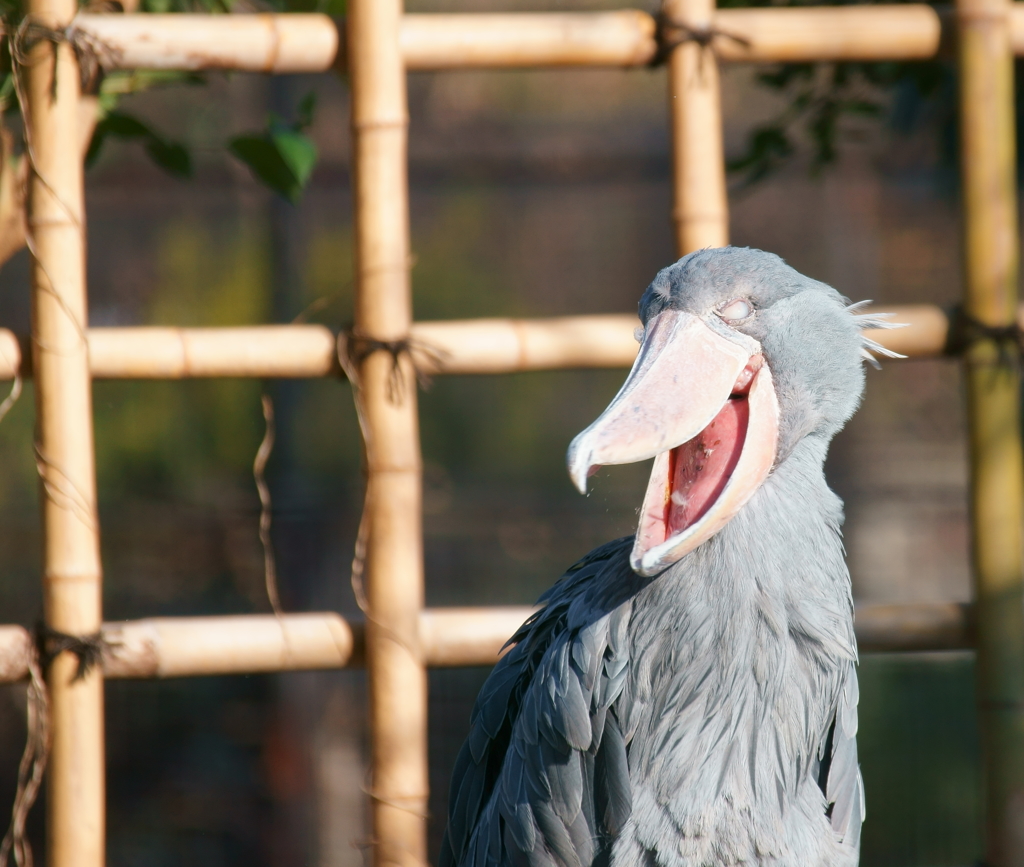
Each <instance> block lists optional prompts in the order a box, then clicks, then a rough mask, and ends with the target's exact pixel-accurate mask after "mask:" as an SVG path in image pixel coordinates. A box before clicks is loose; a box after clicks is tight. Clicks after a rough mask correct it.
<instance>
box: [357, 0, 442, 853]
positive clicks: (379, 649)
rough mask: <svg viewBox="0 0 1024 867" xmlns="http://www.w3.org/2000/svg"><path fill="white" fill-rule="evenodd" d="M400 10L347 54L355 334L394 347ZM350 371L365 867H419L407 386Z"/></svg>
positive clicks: (422, 790)
mask: <svg viewBox="0 0 1024 867" xmlns="http://www.w3.org/2000/svg"><path fill="white" fill-rule="evenodd" d="M401 15H402V3H401V0H352V2H351V4H350V6H349V18H348V48H349V58H350V65H349V71H350V74H351V78H352V127H353V158H354V167H355V174H354V192H355V224H356V232H355V234H356V311H355V319H356V332H357V334H359V335H360V336H361V337H363V338H373V339H376V340H382V341H391V340H400V339H402V338H405V337H407V336H408V334H409V328H410V325H411V324H412V299H411V294H410V287H409V205H408V179H407V167H406V142H407V132H408V116H407V109H406V93H405V68H404V66H403V63H402V57H401V53H400V51H399V44H398V32H399V24H400V21H401ZM399 358H400V362H401V363H400V376H401V380H402V383H401V384H402V386H403V387H402V388H400V389H398V394H392V395H391V396H390V397H389V388H388V381H389V377H391V375H392V364H393V360H392V357H391V356H390V354H389V353H388V352H386V351H383V350H380V351H377V352H373V353H371V354H369V355H368V356H367V357H366V358H365V360H364V361H363V363H362V365H361V370H360V381H361V395H362V400H363V406H364V413H365V424H366V440H367V442H366V446H367V486H368V497H367V512H368V514H367V519H368V520H369V537H368V544H367V585H366V589H367V603H368V605H369V610H368V611H367V618H366V656H367V669H368V671H369V682H370V727H371V732H372V741H373V743H372V750H371V762H372V771H373V782H372V792H371V797H372V798H373V810H372V815H373V820H372V821H373V839H374V844H375V849H374V863H375V864H376V865H378V867H381V865H402V867H423V865H425V864H426V861H427V853H426V809H427V786H428V781H427V738H426V732H427V681H426V670H425V668H424V666H423V663H422V662H421V657H420V652H419V647H418V634H417V627H418V622H419V620H418V618H419V612H420V609H421V608H422V607H423V554H422V547H423V546H422V528H421V517H420V502H421V490H420V452H419V428H418V420H417V414H416V413H417V410H416V384H415V377H414V375H413V371H412V367H411V363H410V360H409V358H408V355H407V354H406V355H401V356H399Z"/></svg>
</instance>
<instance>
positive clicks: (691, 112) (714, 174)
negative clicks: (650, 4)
mask: <svg viewBox="0 0 1024 867" xmlns="http://www.w3.org/2000/svg"><path fill="white" fill-rule="evenodd" d="M662 12H663V14H665V15H666V16H667V17H668V18H669V19H670V20H672V21H674V22H677V23H679V24H681V25H685V26H686V27H687V28H689V30H690V31H691V32H697V33H699V32H702V31H703V32H709V28H711V27H712V21H713V16H714V13H715V2H714V0H667V2H665V4H664V6H663V7H662ZM668 88H669V114H670V117H671V123H672V176H673V201H672V219H673V223H674V224H675V230H676V249H677V250H678V252H679V255H680V256H685V255H686V254H687V253H692V252H693V251H694V250H700V249H702V248H704V247H724V246H725V245H726V244H728V243H729V203H728V199H727V196H726V188H725V156H724V154H725V149H724V146H723V144H722V100H721V93H720V86H719V75H718V61H717V60H716V59H715V56H714V53H713V52H712V50H711V48H710V47H707V48H705V47H703V46H701V45H699V44H698V43H697V42H694V41H690V42H684V43H683V44H682V45H680V46H679V47H678V48H676V49H675V50H674V51H673V52H672V55H671V57H670V58H669V62H668Z"/></svg>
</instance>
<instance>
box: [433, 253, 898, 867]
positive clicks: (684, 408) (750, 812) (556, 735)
mask: <svg viewBox="0 0 1024 867" xmlns="http://www.w3.org/2000/svg"><path fill="white" fill-rule="evenodd" d="M640 315H641V320H642V321H643V323H644V326H645V330H644V337H643V343H642V346H641V349H640V354H639V356H638V358H637V362H636V364H635V365H634V367H633V371H632V372H631V373H630V376H629V378H628V379H627V381H626V384H625V385H624V386H623V388H622V390H621V391H620V392H619V394H618V396H617V397H616V398H615V400H614V401H613V402H612V404H611V405H610V406H609V407H608V409H607V410H606V411H605V413H604V414H603V415H602V416H601V417H600V418H599V419H598V420H597V421H596V422H594V424H593V425H591V426H590V427H589V428H588V429H587V430H586V431H584V432H583V433H582V434H580V435H579V436H578V437H577V438H576V440H575V441H574V442H573V445H572V447H571V448H570V453H569V468H570V473H571V475H572V476H573V478H574V480H575V481H576V483H577V486H578V487H580V488H581V490H582V489H583V488H584V487H585V485H586V478H587V475H588V474H590V473H591V472H593V470H594V469H595V468H596V467H597V466H600V465H603V464H612V463H628V462H632V461H637V460H642V459H646V458H650V457H654V458H655V462H654V467H653V470H652V475H651V481H650V484H649V486H648V490H647V495H646V497H645V500H644V504H643V506H642V508H641V517H640V526H639V529H638V532H637V534H636V536H635V537H629V538H626V539H620V540H618V541H616V542H610V543H608V544H607V545H604V546H602V547H601V548H598V549H597V550H595V551H593V552H591V553H590V554H589V555H588V556H587V557H585V558H584V559H583V560H581V561H580V562H579V563H577V564H576V565H575V566H573V567H572V568H571V569H570V570H569V572H567V573H566V575H564V576H563V577H562V578H561V580H560V581H559V582H558V583H557V584H556V585H555V586H554V587H553V588H552V589H551V590H550V591H548V593H547V594H546V595H545V596H544V598H543V600H542V601H543V602H544V603H545V607H544V608H543V609H542V610H541V611H540V612H539V613H538V614H537V615H535V616H534V617H533V618H531V619H530V620H529V621H528V622H527V623H526V624H524V625H523V627H522V628H521V629H520V630H519V631H518V633H517V634H516V635H515V637H514V639H513V642H514V646H513V647H512V648H511V650H510V651H509V652H508V653H507V654H506V656H505V657H504V658H503V659H502V660H501V661H500V662H499V663H498V665H497V666H496V667H495V669H494V672H493V673H492V674H491V676H490V677H489V679H488V680H487V682H486V684H485V685H484V687H483V689H482V690H481V693H480V696H479V698H478V700H477V704H476V707H475V710H474V712H473V721H472V728H471V731H470V735H469V738H468V740H467V742H466V745H465V746H464V747H463V749H462V752H461V753H460V755H459V759H458V762H457V764H456V767H455V772H454V776H453V781H452V792H451V800H450V809H449V825H448V830H447V832H446V835H445V840H444V843H443V846H442V853H441V865H442V867H454V865H457V867H483V865H515V867H519V865H523V867H540V865H544V867H549V865H550V867H589V865H611V867H656V865H661V867H719V865H741V864H742V865H759V867H760V865H772V867H839V865H843V867H849V865H854V864H856V862H857V858H858V845H859V838H860V825H861V821H862V818H863V815H864V807H863V788H862V783H861V779H860V772H859V769H858V765H857V751H856V741H855V736H856V731H857V675H856V671H855V663H856V657H857V650H856V642H855V639H854V633H853V607H852V603H851V596H850V580H849V575H848V573H847V570H846V566H845V563H844V561H843V548H842V544H841V539H840V532H839V527H840V524H841V521H842V504H841V502H840V501H839V499H838V498H837V497H836V496H835V495H834V494H833V493H832V492H831V491H830V490H829V489H828V487H827V485H826V484H825V478H824V475H823V472H822V464H823V462H824V459H825V455H826V451H827V449H828V445H829V442H830V440H831V439H832V437H833V436H834V435H835V433H836V432H837V431H838V430H839V429H840V428H841V427H842V426H843V424H844V423H845V422H846V421H847V420H848V419H849V417H850V415H851V414H852V413H853V412H854V410H855V409H856V407H857V404H858V402H859V400H860V395H861V391H862V389H863V372H862V358H863V357H864V356H865V355H867V352H866V349H869V348H873V349H878V348H879V347H877V345H875V344H873V343H872V342H871V341H869V340H866V339H865V338H864V337H863V336H862V334H861V329H862V328H866V327H867V328H870V327H884V326H885V323H882V322H880V321H878V320H877V319H870V318H869V317H864V316H860V317H858V316H856V315H855V314H854V313H853V308H851V307H848V306H847V305H846V302H845V301H844V299H843V298H841V296H840V295H839V294H838V293H837V292H835V291H834V290H832V289H830V288H829V287H827V286H824V285H823V284H821V283H817V282H815V281H813V280H810V279H808V278H806V277H803V276H801V275H800V274H798V273H797V272H795V271H794V270H793V269H791V268H789V267H788V266H786V265H785V264H784V263H783V262H782V260H780V259H778V258H777V257H776V256H773V255H770V254H767V253H762V252H760V251H756V250H741V249H736V248H725V249H722V250H706V251H701V252H699V253H694V254H692V255H690V256H688V257H686V258H685V259H682V260H680V261H679V262H678V263H676V264H675V265H673V266H671V267H670V268H667V269H665V270H663V271H662V272H661V273H659V274H658V276H657V278H656V279H655V280H654V282H653V283H652V284H651V286H650V287H649V288H648V289H647V291H646V293H645V294H644V296H643V299H642V301H641V303H640ZM868 357H870V356H868Z"/></svg>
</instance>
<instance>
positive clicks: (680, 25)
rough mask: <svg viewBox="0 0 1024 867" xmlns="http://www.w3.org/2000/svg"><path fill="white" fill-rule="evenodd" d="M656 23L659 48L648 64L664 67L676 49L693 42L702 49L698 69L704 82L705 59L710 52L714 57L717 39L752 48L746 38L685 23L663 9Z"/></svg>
mask: <svg viewBox="0 0 1024 867" xmlns="http://www.w3.org/2000/svg"><path fill="white" fill-rule="evenodd" d="M654 21H655V25H656V27H655V31H654V39H655V42H656V43H657V46H658V47H657V50H656V51H655V52H654V57H652V58H651V59H650V61H649V62H648V64H647V65H648V66H649V67H651V68H654V67H657V66H663V65H664V64H665V63H667V62H668V59H669V57H671V55H672V52H673V51H675V49H677V48H678V47H679V46H680V45H685V44H686V43H688V42H693V43H694V44H696V45H697V46H698V47H699V48H700V61H699V65H698V67H697V69H698V72H699V74H700V76H701V81H702V82H703V80H704V58H705V57H706V56H707V54H708V53H709V52H710V54H711V56H712V57H714V53H715V52H714V41H715V40H716V39H728V40H730V41H732V42H735V43H736V44H737V45H739V46H740V47H741V48H750V40H749V39H747V38H746V37H745V36H740V35H739V34H737V33H730V32H729V31H728V30H722V29H720V28H718V27H715V26H714V25H713V24H712V25H702V26H697V25H693V24H687V23H686V22H685V21H681V20H679V19H678V18H673V17H672V16H671V15H669V14H668V13H667V12H666V11H665V10H664V9H661V10H660V11H659V12H658V14H657V15H655V16H654Z"/></svg>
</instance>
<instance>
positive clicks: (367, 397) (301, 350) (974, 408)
mask: <svg viewBox="0 0 1024 867" xmlns="http://www.w3.org/2000/svg"><path fill="white" fill-rule="evenodd" d="M665 12H666V13H668V14H669V15H670V16H671V17H672V18H674V19H676V20H678V21H682V22H684V23H685V24H686V25H687V26H688V27H690V28H691V29H697V30H700V29H704V30H705V31H706V32H709V33H713V32H716V31H717V32H720V33H727V34H730V38H718V39H714V40H713V41H712V48H713V53H714V57H712V58H708V57H706V56H705V55H706V52H705V50H704V49H703V48H702V47H701V46H700V45H698V44H697V43H696V42H694V41H692V40H690V41H684V42H683V43H682V44H680V45H678V46H677V47H675V48H674V49H673V50H671V51H670V54H669V57H668V86H669V90H670V95H671V96H672V97H674V98H673V99H672V100H671V105H672V110H671V113H672V121H671V129H672V134H673V174H674V184H673V193H674V203H673V213H672V218H673V221H674V224H675V227H676V237H677V244H678V248H679V252H680V254H683V253H686V252H689V251H690V250H693V249H697V248H699V247H703V246H719V245H722V244H725V243H727V242H728V203H727V201H726V192H725V183H724V160H723V153H722V136H721V99H720V95H719V78H718V69H717V66H718V62H747V63H754V62H758V63H760V62H780V61H827V60H832V61H835V60H886V59H891V60H895V59H902V60H908V59H910V60H912V59H923V58H929V57H933V56H935V55H936V54H937V53H938V52H939V51H940V50H941V48H942V46H944V45H946V44H948V43H950V42H951V41H952V40H950V39H949V38H948V37H949V36H950V35H953V34H958V35H959V36H960V39H959V48H958V50H959V52H960V62H961V88H962V94H963V96H962V101H963V110H962V112H961V117H962V135H963V141H964V148H963V150H964V154H965V164H964V189H965V215H966V219H965V223H966V225H965V236H966V239H967V240H966V249H967V262H968V273H967V282H966V285H967V291H966V300H967V308H968V312H969V313H971V314H972V315H973V316H975V317H976V318H977V319H979V320H981V321H983V322H985V323H987V324H990V325H997V326H998V325H1002V326H1005V325H1007V324H1009V323H1011V322H1013V321H1017V322H1020V323H1022V324H1024V316H1022V314H1021V312H1020V311H1019V310H1018V309H1017V306H1016V303H1017V302H1016V296H1015V281H1016V268H1017V261H1016V256H1017V234H1016V233H1017V227H1016V222H1015V220H1016V216H1015V215H1016V200H1015V189H1016V187H1015V179H1014V178H1013V158H1014V154H1015V143H1014V141H1013V102H1012V78H1011V76H1010V72H1009V70H1010V61H1011V58H1012V55H1013V54H1014V53H1020V54H1024V4H1010V3H1006V2H1005V0H959V2H958V4H957V7H956V10H955V14H940V13H939V12H937V11H936V10H935V9H934V8H933V7H931V6H926V5H915V4H906V5H898V6H895V5H894V6H870V7H839V8H835V7H830V8H813V7H811V8H808V7H803V8H789V9H763V8H759V9H726V10H716V9H715V8H714V3H713V0H669V2H668V3H667V4H666V7H665ZM30 15H31V16H32V17H33V18H34V19H36V20H37V21H39V22H40V23H44V24H46V25H48V26H50V27H52V28H54V29H62V28H64V27H66V26H69V25H70V26H72V27H73V28H77V29H78V30H80V31H82V32H84V33H85V34H86V35H87V36H88V37H89V38H90V39H91V40H92V41H93V43H94V44H96V45H99V46H102V52H101V55H102V57H101V60H102V62H103V65H104V66H105V67H107V68H109V69H114V68H124V69H132V68H151V69H178V70H194V69H231V70H238V71H245V70H248V71H254V72H273V73H289V72H317V71H327V70H331V69H337V70H345V71H347V72H348V74H349V76H350V80H351V85H352V133H353V152H354V162H355V165H354V172H353V178H354V188H355V208H356V213H355V233H356V251H357V266H356V267H357V274H356V325H355V329H356V330H355V332H354V334H355V337H354V340H353V339H351V338H350V340H349V344H348V347H347V349H348V350H354V352H350V353H349V357H351V358H352V359H353V360H354V363H348V362H347V361H344V358H345V356H344V355H342V356H341V358H342V361H339V344H338V336H337V335H336V334H335V333H333V332H331V331H330V330H329V329H327V328H324V327H321V326H263V327H256V328H236V329H231V328H225V329H183V328H89V327H88V323H87V321H86V303H85V299H86V292H85V276H84V263H85V245H84V234H83V231H82V213H83V201H82V199H83V186H82V166H81V151H80V148H79V147H78V145H77V138H78V137H77V135H76V132H77V126H76V124H77V114H76V111H77V106H78V96H79V94H78V75H77V74H76V72H75V64H76V60H75V57H74V54H73V52H72V49H71V47H70V45H68V44H66V43H64V44H60V45H58V46H56V49H55V50H56V56H57V62H56V64H54V63H51V62H50V60H49V58H50V52H51V48H52V47H51V46H50V45H48V44H47V45H43V44H40V45H39V46H38V47H37V48H36V50H35V53H34V54H33V55H32V57H31V59H30V62H29V64H28V120H29V123H28V129H29V133H30V137H31V142H30V144H31V145H32V154H31V157H32V160H33V163H34V175H33V177H34V181H33V185H32V189H31V196H30V204H29V215H28V221H29V225H30V226H31V227H32V229H31V241H32V250H33V256H34V260H33V261H34V267H33V277H32V279H33V293H34V303H35V311H36V315H35V317H34V322H33V332H32V334H31V335H30V336H18V335H15V334H12V333H11V332H9V331H5V330H0V378H8V379H9V378H13V377H14V376H15V375H18V374H20V375H22V376H28V375H31V376H34V377H35V379H36V383H37V388H36V394H37V417H38V429H39V450H40V463H41V473H42V477H43V492H44V498H45V510H44V531H45V538H46V560H45V566H44V576H43V583H44V588H45V600H46V608H45V616H46V622H47V625H48V626H49V627H50V628H52V629H56V630H60V631H62V632H66V633H70V634H72V635H78V636H87V635H90V634H93V633H98V634H99V635H101V636H103V637H104V638H106V639H107V640H108V642H109V644H108V650H107V652H106V653H105V656H104V660H103V665H102V668H99V669H94V670H93V671H92V672H91V673H90V674H89V675H88V676H86V677H85V678H83V679H81V680H78V681H74V682H72V679H71V678H72V674H73V669H74V664H75V661H74V658H73V656H72V655H71V654H69V653H64V654H62V655H60V656H59V657H57V659H56V660H55V661H54V663H53V666H52V668H51V670H50V673H49V691H50V701H51V704H52V709H53V732H54V751H53V758H52V764H51V768H50V785H49V789H48V791H49V798H50V803H49V822H48V836H49V841H50V845H49V846H48V858H49V861H50V864H51V865H53V867H102V865H103V863H104V816H103V804H104V776H103V705H102V678H103V677H104V676H105V677H114V678H126V677H127V678H154V677H176V676H192V675H202V674H212V673H241V672H254V671H286V670H296V669H308V668H339V667H345V666H353V665H365V666H366V667H367V668H368V671H369V683H370V717H371V731H372V737H373V747H372V749H373V757H372V768H373V779H372V785H371V787H370V796H371V798H372V799H373V825H374V829H373V839H374V840H375V863H376V864H378V865H384V864H397V865H403V867H405V865H408V867H421V865H423V864H424V863H425V861H426V822H425V809H426V800H427V756H426V677H425V671H426V668H427V667H428V666H454V665H480V664H489V663H491V662H493V660H495V659H496V658H497V654H498V652H499V650H500V647H501V645H502V643H503V642H504V640H505V638H506V637H507V636H508V635H509V634H510V633H511V632H512V631H513V630H514V629H515V627H516V626H517V625H518V624H519V623H520V622H521V621H522V619H523V618H524V617H525V616H527V614H528V612H529V610H530V609H525V608H505V609H425V608H424V607H423V580H422V569H423V566H422V559H423V558H422V538H421V535H422V532H421V526H420V522H421V514H420V455H419V440H418V429H417V411H416V395H415V388H414V377H413V369H412V362H411V360H410V358H409V357H408V356H407V355H406V356H403V357H402V359H401V365H400V375H401V377H402V379H403V380H404V384H405V386H406V387H405V388H403V389H400V390H399V391H400V396H399V397H396V395H395V393H394V391H395V390H394V389H389V379H390V377H391V359H390V357H388V355H387V354H386V353H383V352H376V351H373V347H374V346H378V345H379V344H380V342H388V341H401V340H403V339H406V338H409V337H411V338H413V340H414V343H420V344H424V345H430V346H431V347H433V349H434V350H435V351H436V352H435V354H432V355H431V356H430V357H429V358H426V359H420V360H419V361H420V362H421V363H422V365H423V366H425V367H427V368H428V369H432V372H434V373H479V374H483V373H503V372H512V371H524V370H542V369H554V368H565V367H617V366H621V367H625V366H628V365H629V364H630V363H631V362H632V359H633V357H634V355H635V352H636V343H635V342H634V340H633V337H632V332H633V329H634V327H635V325H636V322H635V318H634V317H633V316H630V315H622V316H580V317H564V318H560V319H549V320H508V319H491V320H475V321H462V322H421V323H413V322H412V319H411V311H412V305H411V287H410V280H409V230H408V183H407V176H406V144H407V107H406V94H405V79H406V73H407V72H408V71H410V70H418V69H460V68H470V67H474V68H499V67H536V66H621V67H629V66H643V65H645V64H648V63H649V62H651V60H652V59H653V58H654V57H655V55H656V54H657V52H658V50H659V46H658V43H657V41H656V32H657V29H656V23H655V19H654V18H653V17H652V16H650V15H648V14H646V13H644V12H640V11H638V10H632V9H624V10H619V11H613V12H600V13H558V14H473V15H469V14H445V15H440V14H438V15H404V14H403V10H402V7H401V2H400V0H351V3H350V16H349V18H348V20H347V21H345V22H338V21H334V20H332V19H330V18H327V17H326V16H322V15H305V14H282V15H269V14H268V15H232V16H220V17H210V16H194V15H167V16H161V15H101V14H79V15H77V16H76V3H75V2H74V0H31V3H30ZM698 67H700V68H701V74H700V75H697V74H696V73H697V71H698ZM54 76H56V79H55V78H54ZM896 312H897V313H898V315H899V318H900V319H901V320H903V321H908V322H910V323H911V327H909V328H906V329H904V330H900V331H887V332H882V334H881V336H880V337H879V338H878V339H879V342H882V343H883V344H885V345H886V346H887V347H889V348H891V349H893V350H895V351H898V352H902V353H904V354H906V355H907V356H911V357H934V356H937V355H940V354H942V353H943V351H944V348H945V347H946V343H947V336H948V332H949V321H948V319H947V316H946V314H945V313H944V312H943V311H941V310H939V309H938V308H936V307H932V306H927V305H922V306H917V307H912V308H901V309H899V310H897V311H896ZM360 341H362V346H363V347H364V349H363V350H362V351H360V349H359V347H360ZM29 346H31V347H32V351H31V352H30V351H28V347H29ZM994 351H995V348H994V347H993V346H991V345H985V344H980V345H979V346H977V347H976V348H975V349H974V350H972V353H971V354H970V356H969V358H968V380H969V382H970V387H971V391H970V395H971V404H970V410H971V412H970V418H971V433H972V444H973V452H972V454H973V461H972V471H973V475H972V479H973V481H974V485H973V488H972V497H973V499H972V503H973V506H974V515H975V533H974V539H975V544H974V556H975V572H976V588H977V597H978V601H977V603H976V605H975V606H974V607H971V606H963V605H955V604H948V605H917V606H871V607H866V608H862V609H859V610H858V619H857V630H858V638H859V640H860V642H861V646H862V648H863V649H865V650H928V649H950V648H966V647H974V646H976V647H978V649H979V658H980V662H979V670H980V671H981V672H982V677H981V680H982V687H981V689H982V696H981V700H982V708H983V713H982V721H983V731H984V739H985V755H986V761H985V767H986V780H987V788H988V798H989V807H988V809H989V834H988V852H987V856H986V861H987V862H988V863H991V864H993V865H1008V864H1011V863H1018V862H1020V861H1021V860H1022V859H1024V844H1022V843H1021V842H1020V841H1019V840H1018V841H1016V842H1015V841H1014V838H1013V836H1012V834H1011V833H1010V831H1011V830H1012V826H1013V825H1014V824H1015V822H1016V823H1017V824H1019V819H1017V818H1016V817H1015V814H1014V813H1013V809H1014V807H1013V804H1015V803H1020V801H1021V798H1022V795H1021V792H1020V787H1021V782H1022V778H1024V714H1022V711H1021V709H1022V707H1024V670H1022V669H1024V623H1022V622H1021V621H1022V620H1024V613H1021V612H1022V611H1024V608H1021V604H1020V599H1021V569H1022V567H1021V563H1020V556H1019V553H1020V550H1021V538H1020V524H1021V521H1020V520H1019V518H1020V512H1021V503H1022V491H1021V484H1022V482H1021V470H1020V463H1021V457H1020V441H1019V429H1018V422H1017V417H1018V408H1017V403H1016V401H1017V394H1018V391H1017V382H1016V379H1015V378H1014V377H1012V376H1011V377H1008V378H1007V379H1006V380H1005V381H1001V382H1000V383H999V384H997V385H993V384H992V383H993V380H992V378H991V377H989V378H987V379H986V378H985V377H983V376H980V375H979V373H978V371H979V370H981V369H982V366H983V365H984V364H985V363H986V361H987V360H990V359H989V356H990V355H991V353H992V352H994ZM986 353H987V355H986ZM343 368H344V371H343ZM343 372H346V373H348V374H350V375H352V376H353V377H354V378H355V379H356V380H357V381H356V383H355V385H356V386H357V395H358V404H359V409H360V415H361V421H362V425H363V433H364V437H365V440H366V447H367V459H368V467H367V469H368V493H367V502H366V525H365V531H366V532H365V534H362V533H361V541H363V542H364V543H365V545H366V550H367V558H366V576H365V577H366V581H365V585H366V588H367V599H366V610H365V614H366V618H365V622H361V623H357V622H347V621H345V620H344V619H343V618H341V617H340V616H338V615H337V614H332V613H313V614H294V615H283V616H281V617H256V616H249V617H218V618H178V619H151V620H141V621H136V622H129V623H120V624H106V625H104V624H102V617H101V612H100V603H99V599H100V581H101V576H100V567H99V532H98V523H97V519H96V492H95V478H94V475H95V474H94V469H93V449H92V442H91V431H92V423H91V406H90V378H137V379H178V378H187V377H224V376H240V377H321V376H338V375H343ZM1007 552H1009V553H1007ZM1008 599H1009V600H1011V601H1013V603H1014V604H1013V605H1007V604H1006V600H1008ZM1010 609H1012V610H1013V611H1014V612H1016V613H1015V614H1013V616H1010V615H1008V614H1007V612H1008V611H1009V610H1010ZM1018 609H1020V610H1018ZM31 652H32V651H31V639H30V636H29V634H28V633H27V632H26V631H25V630H24V629H22V628H21V627H16V626H8V627H0V681H13V680H17V679H20V678H23V677H24V676H26V672H27V668H28V665H29V660H30V656H31Z"/></svg>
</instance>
